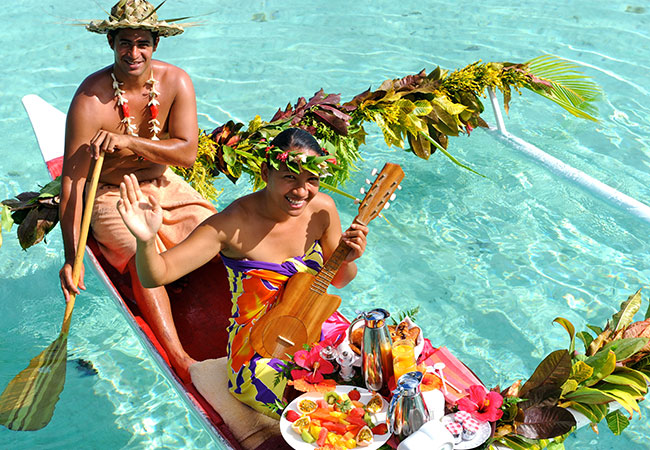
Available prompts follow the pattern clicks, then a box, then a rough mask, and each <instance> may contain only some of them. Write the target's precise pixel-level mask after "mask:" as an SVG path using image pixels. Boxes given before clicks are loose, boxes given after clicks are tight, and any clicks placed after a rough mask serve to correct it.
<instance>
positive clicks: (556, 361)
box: [519, 350, 613, 398]
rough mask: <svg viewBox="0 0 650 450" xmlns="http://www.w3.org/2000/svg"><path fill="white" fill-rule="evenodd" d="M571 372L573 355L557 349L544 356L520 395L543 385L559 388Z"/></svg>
mask: <svg viewBox="0 0 650 450" xmlns="http://www.w3.org/2000/svg"><path fill="white" fill-rule="evenodd" d="M612 370H613V369H612ZM570 372H571V356H569V352H568V351H566V350H556V351H554V352H552V353H551V354H549V355H548V356H547V357H546V358H544V360H543V361H542V362H541V363H540V364H539V366H537V368H536V369H535V372H533V374H532V375H531V377H530V378H529V379H528V381H526V383H524V385H523V386H522V387H521V390H520V391H519V397H522V398H523V397H526V393H527V392H529V391H531V390H532V389H535V388H538V387H540V386H542V385H548V386H555V387H557V388H558V389H559V388H560V386H562V385H563V384H564V382H565V381H566V380H567V379H568V378H569V373H570Z"/></svg>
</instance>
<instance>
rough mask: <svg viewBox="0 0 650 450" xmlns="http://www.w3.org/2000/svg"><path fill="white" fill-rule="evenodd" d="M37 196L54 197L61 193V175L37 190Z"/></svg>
mask: <svg viewBox="0 0 650 450" xmlns="http://www.w3.org/2000/svg"><path fill="white" fill-rule="evenodd" d="M39 194H40V195H39V198H46V197H56V196H57V195H60V194H61V175H59V176H58V177H56V178H55V179H53V180H52V181H50V182H49V183H47V184H46V185H45V186H43V187H42V188H41V190H40V192H39Z"/></svg>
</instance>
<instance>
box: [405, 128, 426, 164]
mask: <svg viewBox="0 0 650 450" xmlns="http://www.w3.org/2000/svg"><path fill="white" fill-rule="evenodd" d="M407 138H408V142H409V145H410V146H411V148H412V149H413V153H415V154H416V155H417V156H418V157H419V158H422V159H429V157H430V156H431V142H429V141H428V140H427V139H426V138H425V137H424V136H421V135H419V134H417V135H415V136H414V135H412V134H410V133H409V134H408V136H407Z"/></svg>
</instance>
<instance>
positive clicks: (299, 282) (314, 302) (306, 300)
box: [250, 163, 404, 360]
mask: <svg viewBox="0 0 650 450" xmlns="http://www.w3.org/2000/svg"><path fill="white" fill-rule="evenodd" d="M403 178H404V172H403V171H402V168H401V167H400V166H399V165H398V164H392V163H386V165H385V166H384V168H383V169H382V170H381V172H380V173H379V175H377V179H376V180H375V182H374V183H373V184H372V186H371V187H370V189H368V193H367V194H366V196H365V198H364V199H363V201H362V202H361V204H360V205H359V214H358V215H357V217H356V218H355V219H354V221H355V222H357V223H360V224H363V225H367V224H368V223H369V222H370V221H371V220H373V219H374V218H375V217H377V216H378V215H379V214H380V213H381V211H382V209H384V208H385V207H387V203H388V200H389V199H391V196H392V195H393V193H394V192H395V190H396V189H397V187H398V186H399V183H400V182H401V181H402V179H403ZM362 192H363V191H362ZM349 252H350V247H348V245H347V244H346V243H344V242H343V241H342V240H341V242H340V243H339V245H338V247H337V248H336V250H334V253H333V254H332V256H331V257H330V258H329V259H328V260H327V262H326V263H325V265H324V266H323V268H322V269H321V271H320V272H318V274H317V275H312V274H310V273H305V272H298V273H296V274H295V275H293V276H292V277H291V278H289V280H288V281H287V283H286V285H285V286H284V290H283V291H282V293H281V294H280V298H279V299H278V301H277V302H276V304H275V305H274V306H273V307H272V308H271V309H270V310H268V311H267V312H266V313H265V314H264V315H263V316H262V317H261V318H260V319H259V320H258V321H257V322H256V323H255V325H253V328H252V329H251V335H250V339H251V345H252V346H253V348H254V349H255V351H256V352H257V353H259V354H260V355H262V356H264V357H267V358H280V359H285V360H286V359H287V355H293V354H294V353H295V352H297V351H298V350H302V349H303V346H304V345H305V344H311V343H313V342H317V341H318V340H319V339H320V333H321V327H322V326H323V322H325V320H327V318H328V317H329V316H331V315H332V314H334V312H335V311H336V310H337V309H338V307H339V305H340V304H341V297H339V296H338V295H331V294H328V293H327V288H328V286H329V285H330V283H331V282H332V279H333V278H334V276H335V275H336V272H338V270H339V268H340V267H341V264H342V263H343V261H344V260H345V258H346V257H347V255H348V253H349Z"/></svg>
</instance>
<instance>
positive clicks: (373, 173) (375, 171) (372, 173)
mask: <svg viewBox="0 0 650 450" xmlns="http://www.w3.org/2000/svg"><path fill="white" fill-rule="evenodd" d="M370 175H372V176H373V177H374V176H375V175H377V168H376V167H375V168H374V169H372V172H370Z"/></svg>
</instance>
